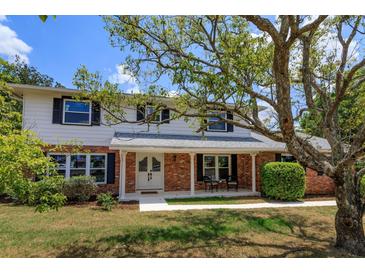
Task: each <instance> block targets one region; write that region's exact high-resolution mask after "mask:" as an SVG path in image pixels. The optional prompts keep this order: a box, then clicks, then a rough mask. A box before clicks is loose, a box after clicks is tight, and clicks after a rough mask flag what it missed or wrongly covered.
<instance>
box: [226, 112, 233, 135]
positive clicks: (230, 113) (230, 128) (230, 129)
mask: <svg viewBox="0 0 365 274" xmlns="http://www.w3.org/2000/svg"><path fill="white" fill-rule="evenodd" d="M227 120H233V114H232V112H231V111H227ZM227 132H233V125H232V124H229V123H227Z"/></svg>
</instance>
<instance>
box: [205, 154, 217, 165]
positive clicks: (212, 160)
mask: <svg viewBox="0 0 365 274" xmlns="http://www.w3.org/2000/svg"><path fill="white" fill-rule="evenodd" d="M204 165H205V167H215V157H214V156H204Z"/></svg>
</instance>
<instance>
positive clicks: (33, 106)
mask: <svg viewBox="0 0 365 274" xmlns="http://www.w3.org/2000/svg"><path fill="white" fill-rule="evenodd" d="M62 95H69V94H61V93H57V92H54V91H52V92H46V91H31V92H24V96H23V100H24V108H23V112H24V113H23V118H24V122H23V126H24V128H26V129H31V130H33V131H35V132H36V133H37V134H38V136H39V137H40V138H41V139H42V140H43V141H45V142H47V143H50V144H59V143H65V142H80V143H81V144H83V145H96V146H108V145H109V144H110V141H111V138H112V137H113V135H114V132H132V133H137V132H146V131H147V125H136V124H120V125H116V126H112V127H108V126H103V125H101V126H74V125H60V124H52V111H53V109H52V108H53V98H54V97H58V98H60V97H61V96H62ZM127 117H128V119H129V120H135V119H136V110H133V109H128V110H127ZM195 131H196V129H193V128H192V126H191V125H189V124H187V123H186V122H185V121H184V120H183V119H179V120H174V121H170V123H169V124H162V125H160V126H159V127H157V126H156V125H151V126H150V129H149V132H151V133H160V134H180V135H181V134H182V135H190V134H192V135H195V134H197V133H195ZM205 134H206V135H208V136H210V135H215V136H225V135H228V134H229V136H240V137H246V136H249V135H250V132H249V131H248V130H246V129H243V128H238V127H235V128H234V132H228V133H227V132H206V133H205Z"/></svg>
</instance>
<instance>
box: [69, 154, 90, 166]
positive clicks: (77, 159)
mask: <svg viewBox="0 0 365 274" xmlns="http://www.w3.org/2000/svg"><path fill="white" fill-rule="evenodd" d="M71 168H86V155H71Z"/></svg>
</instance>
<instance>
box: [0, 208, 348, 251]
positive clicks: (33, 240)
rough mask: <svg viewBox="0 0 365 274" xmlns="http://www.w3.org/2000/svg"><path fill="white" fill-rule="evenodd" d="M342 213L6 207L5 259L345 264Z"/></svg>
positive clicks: (0, 227) (0, 226)
mask: <svg viewBox="0 0 365 274" xmlns="http://www.w3.org/2000/svg"><path fill="white" fill-rule="evenodd" d="M335 211H336V209H335V208H334V207H312V208H287V209H283V208H281V209H260V210H244V211H238V210H204V211H184V212H151V213H149V212H148V213H140V212H139V211H138V209H137V206H136V205H128V206H120V207H118V208H115V209H113V211H111V212H106V211H102V210H100V209H99V208H97V207H95V206H90V205H85V206H67V207H64V208H62V209H60V210H59V211H58V212H47V213H35V212H34V209H33V208H30V207H26V206H14V205H12V204H0V220H1V222H0V257H343V256H348V254H346V253H343V252H341V251H339V250H336V249H335V248H334V247H333V240H334V237H335V232H334V215H335Z"/></svg>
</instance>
